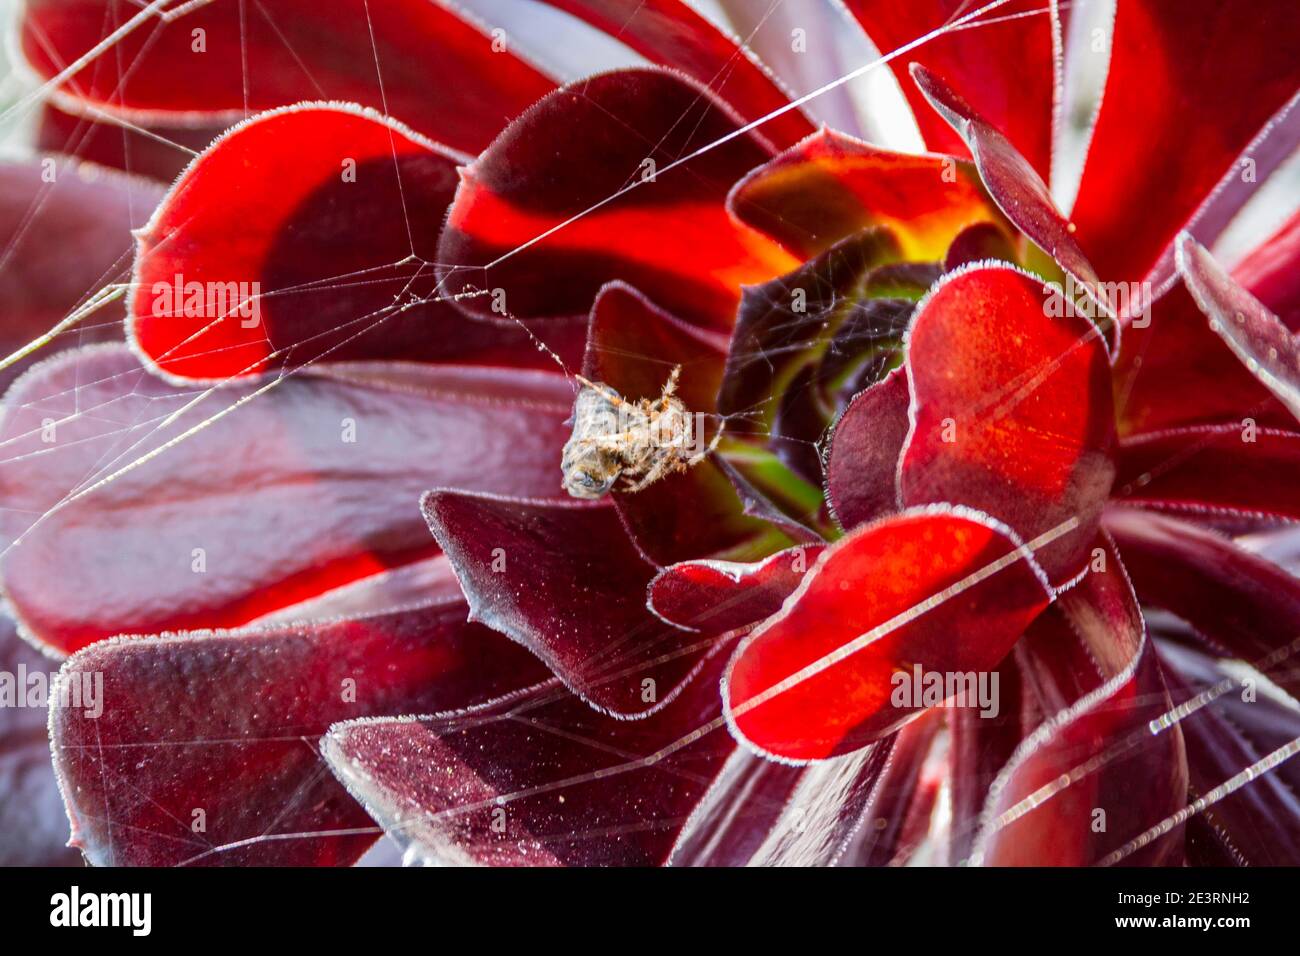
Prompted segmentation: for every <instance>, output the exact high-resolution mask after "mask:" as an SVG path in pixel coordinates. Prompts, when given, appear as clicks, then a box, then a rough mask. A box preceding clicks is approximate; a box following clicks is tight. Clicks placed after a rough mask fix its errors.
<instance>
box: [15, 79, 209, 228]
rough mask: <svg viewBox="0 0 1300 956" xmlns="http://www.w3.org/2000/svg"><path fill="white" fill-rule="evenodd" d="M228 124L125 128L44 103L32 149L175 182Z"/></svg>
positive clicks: (166, 183)
mask: <svg viewBox="0 0 1300 956" xmlns="http://www.w3.org/2000/svg"><path fill="white" fill-rule="evenodd" d="M226 126H227V124H225V123H218V124H215V125H212V126H199V127H193V128H191V127H182V128H175V129H174V128H171V127H160V128H159V129H157V130H151V129H145V128H144V127H140V126H138V125H137V124H134V123H132V124H131V126H130V127H127V126H122V125H121V124H119V123H114V122H112V121H110V120H109V119H107V118H96V117H93V116H81V115H77V114H76V113H66V112H64V111H63V110H61V109H59V108H58V107H57V106H55V105H54V104H52V103H45V104H44V105H43V106H42V107H41V116H40V122H39V124H38V125H37V128H36V148H37V149H40V150H46V151H49V152H53V153H65V154H67V155H69V156H76V157H78V158H80V159H85V160H89V161H90V162H93V163H98V164H100V165H101V166H110V167H112V168H113V169H120V170H123V171H125V172H128V173H131V174H133V175H136V176H145V177H148V178H149V179H156V180H158V181H159V182H160V183H162V184H164V186H165V185H170V184H171V183H174V182H175V181H176V177H177V176H179V175H180V174H181V173H182V172H183V171H184V170H185V167H186V166H188V165H189V164H190V161H191V160H193V159H194V157H195V156H197V155H198V154H199V153H200V152H202V151H203V150H204V149H207V147H208V144H209V143H211V142H212V141H213V140H214V139H216V138H217V137H218V136H219V135H221V133H222V131H223V130H225V129H226ZM141 225H143V222H142V223H141Z"/></svg>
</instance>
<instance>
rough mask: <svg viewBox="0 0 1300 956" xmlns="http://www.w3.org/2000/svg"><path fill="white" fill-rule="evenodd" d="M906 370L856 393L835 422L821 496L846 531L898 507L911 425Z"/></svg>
mask: <svg viewBox="0 0 1300 956" xmlns="http://www.w3.org/2000/svg"><path fill="white" fill-rule="evenodd" d="M910 403H911V395H910V393H909V390H908V386H907V371H906V369H904V368H896V369H894V371H892V372H890V373H889V374H888V375H887V376H886V377H885V378H884V379H883V380H881V381H879V382H877V383H876V384H875V385H872V386H870V387H869V388H867V389H864V390H863V391H861V392H859V393H858V395H857V396H856V397H855V398H854V399H853V401H851V402H850V403H849V406H848V408H846V409H844V414H843V415H841V416H840V418H839V420H838V421H837V422H836V423H835V429H834V431H832V432H831V436H830V442H829V449H830V450H829V454H827V456H826V500H827V501H828V502H829V503H830V506H831V511H832V512H833V513H834V515H835V520H836V521H838V522H839V524H840V527H841V528H844V529H845V530H846V531H849V530H852V529H853V528H856V527H857V526H858V525H861V524H865V523H867V522H868V521H874V520H875V519H876V518H880V517H883V516H885V515H887V514H890V513H891V512H893V511H896V510H897V509H898V462H899V458H900V457H901V456H902V454H903V445H904V443H905V442H906V441H907V434H908V431H909V429H910V428H911V426H912V422H911V419H910V418H909V417H908V408H909V406H910Z"/></svg>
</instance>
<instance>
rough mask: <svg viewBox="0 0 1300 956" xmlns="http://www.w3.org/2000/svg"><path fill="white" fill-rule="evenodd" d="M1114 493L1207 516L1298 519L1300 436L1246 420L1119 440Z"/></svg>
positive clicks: (1132, 500)
mask: <svg viewBox="0 0 1300 956" xmlns="http://www.w3.org/2000/svg"><path fill="white" fill-rule="evenodd" d="M1117 462H1118V466H1119V472H1118V474H1117V475H1116V478H1115V497H1116V498H1117V499H1118V500H1120V501H1122V502H1124V503H1126V504H1143V505H1146V506H1148V507H1152V508H1159V509H1161V510H1169V511H1179V512H1185V513H1188V514H1193V515H1198V516H1202V517H1203V516H1205V515H1207V514H1238V515H1242V514H1244V515H1261V514H1265V515H1278V516H1284V517H1290V518H1300V497H1298V496H1297V495H1296V482H1297V477H1298V476H1300V435H1298V434H1296V433H1295V432H1285V431H1277V430H1275V429H1270V428H1255V427H1254V426H1252V425H1248V424H1245V423H1241V424H1237V425H1214V426H1204V427H1200V428H1174V429H1170V430H1169V431H1163V432H1154V433H1152V434H1147V435H1137V436H1134V437H1133V438H1129V439H1126V440H1125V441H1123V442H1121V443H1120V446H1119V453H1118V458H1117Z"/></svg>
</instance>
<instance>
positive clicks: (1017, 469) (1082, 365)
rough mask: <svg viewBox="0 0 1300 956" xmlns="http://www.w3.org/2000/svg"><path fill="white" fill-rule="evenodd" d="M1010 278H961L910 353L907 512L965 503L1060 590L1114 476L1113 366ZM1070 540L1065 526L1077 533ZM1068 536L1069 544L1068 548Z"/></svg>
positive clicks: (923, 315)
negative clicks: (1033, 543) (1027, 546)
mask: <svg viewBox="0 0 1300 956" xmlns="http://www.w3.org/2000/svg"><path fill="white" fill-rule="evenodd" d="M1054 302H1055V303H1056V304H1062V300H1061V297H1060V296H1059V295H1057V294H1055V293H1053V292H1052V291H1051V290H1050V288H1049V287H1046V286H1044V285H1043V283H1042V280H1040V279H1036V278H1034V277H1032V276H1029V275H1027V274H1025V273H1022V272H1020V271H1018V270H1016V269H1014V268H1011V267H1009V266H989V267H987V268H978V269H972V270H967V271H964V272H956V273H950V274H949V276H948V277H947V278H946V279H944V280H942V281H941V282H940V283H939V284H937V285H936V286H935V287H934V288H933V289H932V290H931V292H930V294H929V296H928V298H927V299H926V300H925V301H924V302H922V304H921V305H919V306H918V307H917V310H916V315H915V317H914V318H913V319H912V329H911V332H910V334H909V338H908V346H907V366H906V367H907V374H908V378H909V381H910V383H911V391H912V407H911V412H910V414H911V420H912V430H911V432H910V434H909V436H908V440H907V446H906V449H905V450H904V452H903V458H902V463H901V465H900V469H899V492H900V500H901V501H902V502H903V503H904V504H922V503H926V502H942V501H955V502H960V503H962V504H965V505H970V506H971V507H973V508H978V509H980V510H982V511H985V512H987V513H989V514H991V515H993V516H994V517H995V518H998V519H999V520H1001V521H1004V522H1006V523H1007V524H1009V525H1010V526H1011V527H1012V528H1014V529H1015V530H1016V532H1017V533H1019V534H1020V535H1022V536H1023V537H1024V538H1025V540H1031V539H1036V538H1038V537H1039V536H1040V535H1044V534H1048V533H1054V534H1056V535H1057V537H1059V540H1054V541H1052V542H1051V543H1049V544H1047V545H1046V547H1044V548H1043V550H1042V551H1040V552H1039V553H1038V559H1039V561H1040V562H1042V564H1043V567H1044V570H1046V571H1047V574H1048V577H1050V578H1051V579H1052V581H1053V583H1055V584H1060V583H1061V582H1062V581H1065V580H1068V579H1069V578H1071V577H1072V576H1073V575H1075V574H1076V573H1077V572H1078V571H1079V569H1080V566H1081V563H1082V560H1083V555H1084V553H1085V552H1086V550H1087V548H1088V547H1089V543H1090V542H1091V541H1092V537H1093V532H1094V531H1095V529H1096V526H1097V520H1098V518H1099V516H1100V514H1101V509H1102V506H1103V505H1104V504H1105V501H1106V496H1107V494H1108V493H1109V491H1110V486H1111V480H1112V478H1113V476H1114V464H1113V463H1112V461H1111V457H1110V455H1111V449H1112V446H1113V445H1114V440H1115V421H1114V418H1115V416H1114V412H1113V411H1112V406H1111V382H1110V364H1109V362H1108V360H1107V357H1106V350H1105V348H1104V346H1103V344H1102V340H1101V336H1100V334H1099V333H1098V331H1097V327H1096V326H1094V325H1093V324H1092V323H1091V322H1090V321H1089V320H1088V319H1086V318H1083V317H1082V316H1080V315H1078V314H1076V313H1074V312H1073V311H1072V310H1067V311H1066V314H1064V315H1060V316H1059V317H1057V316H1054V315H1051V314H1049V313H1051V312H1053V311H1059V310H1054V309H1053V308H1052V305H1053V303H1054ZM1071 520H1073V521H1075V522H1076V523H1075V524H1074V525H1073V526H1072V527H1064V526H1065V523H1066V522H1068V521H1071ZM1062 533H1064V534H1063V536H1061V535H1062Z"/></svg>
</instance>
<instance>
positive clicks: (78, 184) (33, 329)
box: [0, 156, 162, 389]
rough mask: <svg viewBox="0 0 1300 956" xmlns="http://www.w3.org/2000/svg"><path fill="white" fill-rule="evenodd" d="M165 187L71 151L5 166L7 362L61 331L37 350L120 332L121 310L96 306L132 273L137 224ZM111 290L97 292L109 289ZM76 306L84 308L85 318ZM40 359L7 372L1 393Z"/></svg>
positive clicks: (3, 336) (0, 293)
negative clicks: (133, 234)
mask: <svg viewBox="0 0 1300 956" xmlns="http://www.w3.org/2000/svg"><path fill="white" fill-rule="evenodd" d="M161 196H162V189H161V187H158V186H155V185H153V184H151V183H148V182H145V181H144V180H140V179H133V178H130V177H127V176H123V175H121V174H120V173H116V172H113V171H111V170H108V169H101V168H100V167H98V166H94V165H91V164H87V163H78V162H76V161H73V160H69V159H67V158H66V157H53V156H47V157H42V158H40V159H29V160H10V161H5V162H0V249H3V250H4V251H3V253H0V301H2V302H4V325H3V329H2V330H0V359H2V358H5V357H7V356H9V355H12V354H13V353H15V352H17V351H18V350H19V349H21V348H23V347H24V346H26V345H27V344H28V343H30V342H32V341H34V340H36V339H37V338H39V337H40V336H43V335H45V334H46V333H48V332H50V331H52V330H53V329H55V327H56V326H57V325H58V324H59V323H61V322H63V321H64V320H65V319H67V320H69V324H68V327H67V329H66V330H63V331H61V332H59V333H58V334H56V335H55V336H54V337H53V338H52V339H51V340H50V343H49V344H48V345H47V346H45V347H44V349H43V350H42V351H40V352H37V353H36V355H38V356H43V355H47V354H49V353H50V352H51V351H55V350H58V349H64V348H68V347H71V346H75V345H79V344H82V343H87V342H102V341H108V340H112V339H117V340H119V341H120V340H121V338H122V326H121V322H122V306H121V303H120V302H119V301H117V300H116V299H112V300H109V301H107V302H106V303H105V304H104V305H102V306H100V307H98V308H95V307H94V303H95V302H97V301H99V299H97V298H96V295H97V294H100V293H101V290H105V289H106V287H107V286H109V285H110V284H112V283H117V282H124V281H126V279H127V276H128V273H129V271H130V268H129V267H130V251H131V230H132V229H135V228H138V227H139V226H142V225H144V223H145V221H146V220H147V219H148V218H149V214H150V213H151V212H152V211H153V208H154V206H156V205H157V204H158V200H159V198H160V197H161ZM106 294H107V292H104V293H103V294H101V295H100V298H103V295H106ZM79 309H85V310H86V311H85V316H84V318H81V319H80V321H77V320H76V319H75V315H76V313H77V312H78V310H79ZM32 361H33V359H24V360H20V361H17V362H15V364H13V365H10V366H9V367H8V368H5V369H0V389H4V388H6V387H8V386H9V384H10V383H11V382H13V380H14V378H16V377H17V376H18V374H19V373H20V372H21V371H22V370H23V369H25V368H28V367H29V366H30V365H31V364H32Z"/></svg>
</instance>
